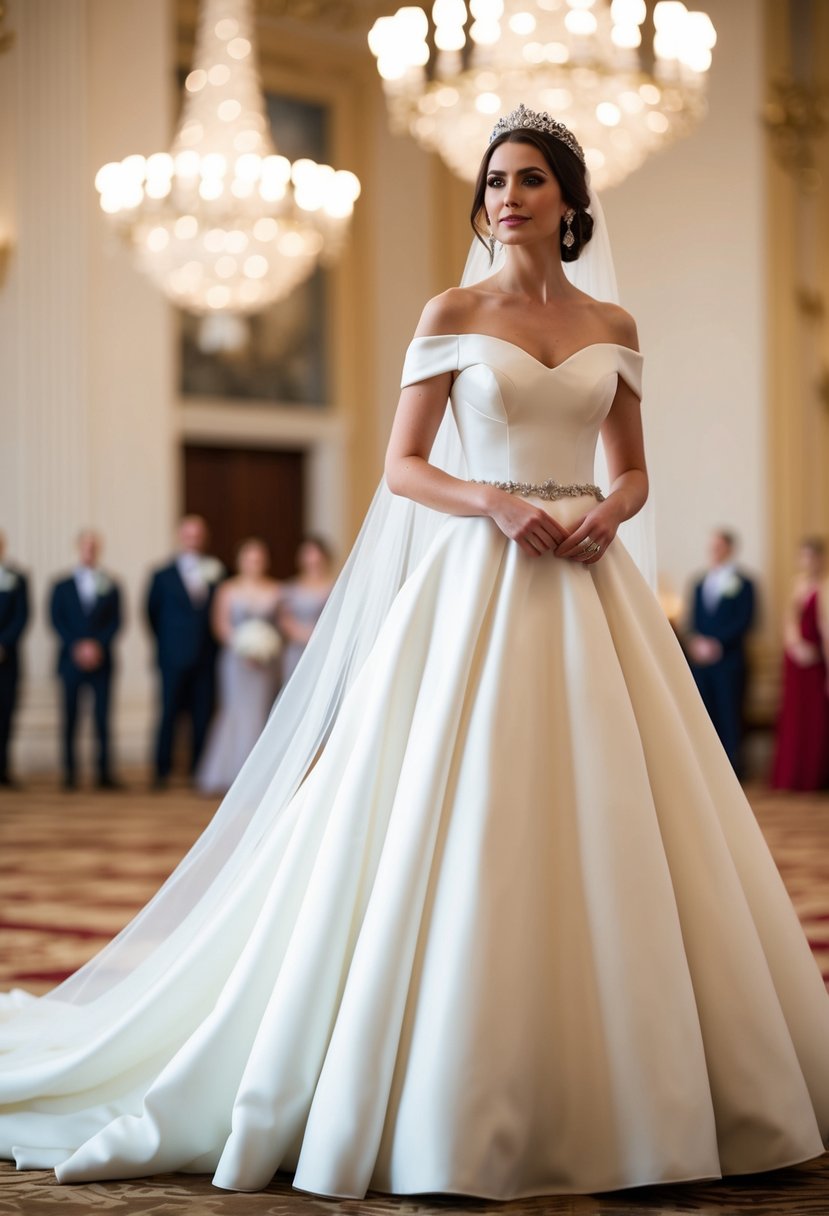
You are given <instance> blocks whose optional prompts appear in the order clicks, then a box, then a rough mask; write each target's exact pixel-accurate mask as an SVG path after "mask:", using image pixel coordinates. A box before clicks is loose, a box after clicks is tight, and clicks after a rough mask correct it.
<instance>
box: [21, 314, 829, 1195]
mask: <svg viewBox="0 0 829 1216" xmlns="http://www.w3.org/2000/svg"><path fill="white" fill-rule="evenodd" d="M640 368H641V360H640V357H639V356H638V355H637V354H636V353H635V352H631V351H628V350H627V348H624V347H619V346H615V345H613V344H608V343H602V344H597V345H595V346H591V347H588V348H586V349H585V350H583V351H580V352H577V353H576V354H575V355H573V356H571V358H570V359H568V360H566V361H565V362H564V363H562V364H561V365H560V366H559V367H557V368H547V367H545V366H544V365H543V364H541V363H539V361H538V360H536V359H534V358H533V357H532V356H531V355H529V354H528V353H527V352H525V351H523V350H522V349H521V348H520V347H517V346H514V345H513V344H512V343H509V342H504V341H503V340H501V339H497V338H493V337H488V336H485V335H447V336H441V337H437V338H422V339H416V340H415V341H414V342H413V343H412V346H411V348H410V351H409V354H408V356H407V360H406V365H405V369H404V384H405V383H414V382H417V381H418V380H421V379H425V378H427V377H428V376H431V375H435V374H438V373H439V372H442V371H446V370H457V371H458V372H459V374H458V376H457V377H456V379H455V382H454V385H453V389H452V408H453V410H454V411H455V416H456V419H457V423H458V428H459V431H460V434H461V437H462V440H463V443H464V449H465V453H466V456H467V459H468V462H469V468H470V476H472V477H478V478H492V479H499V480H501V479H513V480H519V481H532V482H535V481H543V480H544V479H545V478H548V477H554V478H556V480H558V481H560V482H584V481H590V480H591V477H590V473H591V471H592V459H593V448H594V446H595V442H596V436H597V434H598V429H599V426H600V425H601V422H602V420H603V418H604V416H605V415H606V413H607V410H608V409H609V408H610V405H611V402H612V400H613V396H614V393H615V391H616V387H617V384H618V381H619V378H620V377H622V378H624V379H625V380H626V381H627V382H628V383H629V384H630V385H631V387H633V388H634V391H636V392H637V393H638V392H640V391H641V390H640ZM536 501H537V502H538V505H540V506H541V507H542V509H544V510H546V511H548V512H549V513H550V514H551V515H553V516H555V517H556V518H558V519H561V520H562V521H563V522H565V523H570V522H572V521H573V520H574V519H576V518H578V517H579V515H580V514H582V513H583V512H584V510H586V509H589V507H590V506H591V505H592V503H593V500H592V499H591V498H589V497H583V498H574V499H563V500H560V501H558V502H546V501H544V502H542V501H541V500H536ZM197 914H198V913H197V911H196V913H194V915H197ZM137 975H139V977H140V971H139V972H137ZM64 1018H65V1019H66V1020H65V1021H64V1020H63V1019H64ZM79 1019H80V1024H81V1029H82V1030H83V1029H84V1028H85V1031H86V1033H85V1034H83V1035H82V1036H81V1037H82V1038H83V1040H84V1046H83V1047H82V1048H78V1047H74V1048H73V1050H72V1051H71V1052H68V1051H66V1050H65V1049H62V1046H61V1043H62V1036H66V1037H68V1036H69V1032H70V1031H71V1039H72V1042H73V1043H77V1042H78V1038H79V1035H78V1021H79ZM0 1041H5V1042H6V1044H7V1045H8V1046H9V1047H10V1048H12V1050H10V1052H9V1054H8V1055H7V1056H6V1057H5V1058H4V1060H3V1064H2V1071H0V1102H2V1103H3V1105H2V1106H0V1111H2V1114H0V1148H2V1151H3V1152H4V1153H6V1154H7V1155H13V1156H14V1158H15V1159H16V1161H17V1163H18V1165H19V1166H20V1167H21V1168H29V1169H31V1168H38V1167H44V1166H54V1167H55V1168H56V1171H57V1175H58V1178H59V1179H60V1180H61V1181H63V1182H81V1181H89V1180H92V1179H105V1178H115V1177H134V1176H140V1175H146V1174H152V1173H158V1172H161V1171H168V1170H184V1171H196V1172H202V1171H212V1172H213V1173H214V1181H215V1182H216V1184H217V1185H218V1186H221V1187H227V1188H233V1189H239V1190H253V1189H257V1188H260V1187H262V1186H264V1185H266V1184H267V1182H268V1181H269V1179H270V1178H271V1177H272V1175H273V1173H274V1172H275V1171H276V1170H278V1169H285V1170H295V1171H296V1175H295V1179H294V1184H295V1185H296V1186H297V1187H298V1188H300V1189H303V1190H308V1191H313V1192H316V1193H319V1194H324V1195H332V1196H357V1197H359V1196H362V1195H364V1194H365V1192H366V1190H367V1189H369V1188H374V1189H379V1190H384V1191H392V1192H397V1193H412V1192H441V1191H444V1192H457V1193H465V1194H473V1195H480V1196H485V1197H489V1198H495V1199H509V1198H515V1197H520V1196H527V1195H532V1194H540V1193H554V1192H589V1191H597V1190H605V1189H616V1188H619V1187H625V1186H640V1185H643V1184H646V1183H656V1182H668V1181H678V1180H684V1179H690V1178H702V1177H712V1176H717V1175H719V1174H721V1173H741V1172H753V1171H757V1170H764V1169H771V1168H775V1167H778V1166H783V1165H787V1164H790V1163H792V1162H795V1161H799V1160H804V1159H807V1158H809V1157H812V1156H815V1155H817V1154H819V1153H820V1152H821V1151H822V1149H823V1143H824V1140H825V1138H826V1135H827V1131H829V1053H827V1046H829V998H827V994H826V992H825V990H824V987H823V983H822V980H821V978H820V975H819V973H818V970H817V967H816V965H815V963H814V960H813V959H812V956H811V953H810V951H809V948H808V945H807V943H806V941H805V939H804V936H803V934H802V931H801V929H800V926H799V923H798V921H797V917H796V915H795V913H794V910H793V909H792V906H791V904H790V902H789V900H788V897H787V895H786V892H785V890H784V888H783V885H782V882H781V880H780V878H779V876H778V874H777V871H776V869H775V867H774V864H773V862H772V860H771V857H770V855H769V853H768V850H767V848H766V846H765V844H764V842H763V839H762V836H761V834H760V831H759V829H758V827H757V825H756V822H755V820H754V817H753V815H752V813H751V810H750V808H749V806H748V804H747V803H746V801H745V798H744V796H743V793H742V790H741V788H740V786H739V784H738V782H737V781H736V779H735V777H734V774H733V772H732V770H731V767H730V765H729V763H728V760H727V759H726V757H725V755H724V753H723V751H722V748H721V747H720V745H719V742H718V741H717V739H716V736H715V734H714V732H713V729H712V727H711V724H710V722H709V720H708V717H707V715H706V713H705V711H704V709H703V707H702V705H701V702H700V700H699V696H698V694H697V692H696V689H695V687H694V684H693V680H692V679H691V676H690V673H689V671H688V669H687V665H686V663H685V660H684V658H683V656H682V654H681V652H680V650H679V647H678V645H677V643H676V641H675V639H674V637H673V634H672V632H671V630H670V627H669V626H668V624H667V622H666V621H665V619H664V616H663V614H662V612H661V610H660V608H659V606H658V604H657V602H656V601H655V599H654V597H653V596H652V594H651V592H650V590H649V589H648V587H647V586H646V584H645V583H644V581H643V579H642V578H641V576H640V575H639V573H638V571H637V569H636V568H635V566H634V564H633V562H632V561H631V559H630V557H629V555H628V554H627V553H626V552H625V550H624V548H623V547H622V545H621V544H620V543H619V542H618V541H615V542H614V543H613V544H612V545H611V546H610V547H609V549H608V551H607V552H606V554H605V555H604V556H603V557H602V559H601V560H600V561H599V562H598V563H596V564H595V565H592V566H589V567H585V566H582V565H579V564H576V563H572V562H567V561H562V560H558V559H556V558H555V557H554V556H552V555H550V554H548V555H545V556H544V557H540V558H529V557H527V556H526V555H524V554H522V553H521V551H520V550H519V548H518V547H517V545H515V544H513V543H512V542H509V541H508V540H507V539H506V538H505V537H504V536H503V535H502V534H501V532H500V531H499V530H498V529H497V527H496V526H495V525H494V524H493V523H492V522H491V521H490V520H489V519H486V518H477V517H473V518H466V517H455V516H447V517H446V520H445V522H444V524H443V526H442V527H441V529H440V530H439V532H438V534H437V535H436V537H435V539H434V541H433V543H432V545H431V547H430V548H429V550H428V552H427V553H426V554H425V556H424V557H423V559H422V560H421V561H420V563H419V564H418V565H417V567H416V569H415V570H414V572H413V573H412V574H411V575H410V577H409V578H408V580H407V581H406V582H405V584H404V586H403V588H402V590H401V591H400V593H399V594H398V596H397V598H396V600H395V602H394V604H393V606H392V609H391V611H390V613H389V615H388V617H387V619H386V621H385V623H384V624H383V626H382V628H381V630H380V634H379V636H378V639H377V642H376V644H375V646H374V647H373V649H372V651H371V653H370V655H369V656H368V659H367V660H366V662H365V663H364V665H363V668H362V670H361V672H360V674H359V676H358V677H357V679H356V680H355V682H354V684H353V686H352V687H351V689H350V691H349V693H348V695H347V697H346V700H345V702H344V705H343V707H342V710H341V712H340V714H339V716H338V718H337V721H336V722H335V724H334V727H333V729H332V732H331V734H330V737H329V739H328V740H327V743H326V745H325V748H324V750H323V751H322V753H321V755H320V757H319V759H318V762H317V763H316V765H315V766H314V767H313V768H312V770H311V771H310V773H309V774H308V776H307V777H306V779H305V780H304V782H303V783H302V785H301V786H300V788H299V790H298V792H297V793H296V794H295V795H294V797H293V798H292V800H291V801H290V803H288V805H287V806H286V807H285V808H282V809H281V812H280V814H279V815H278V816H277V815H275V817H274V824H273V830H272V832H271V833H270V834H269V836H268V837H267V839H266V840H265V841H264V842H263V845H262V847H261V848H260V849H259V850H258V852H257V853H256V856H255V859H254V860H253V862H252V863H251V866H250V869H249V871H248V873H247V874H246V875H245V877H244V881H242V882H239V883H238V884H237V885H236V886H235V887H234V888H232V889H231V890H229V891H228V893H227V897H226V899H225V901H224V903H223V904H222V905H221V907H220V909H219V911H218V912H216V913H214V914H213V915H212V916H211V917H209V918H207V919H206V920H205V922H204V923H203V924H202V925H200V932H199V934H198V935H197V936H196V938H195V939H194V941H193V944H192V945H191V947H190V948H189V949H188V950H187V951H185V952H184V953H183V954H180V955H176V956H171V957H169V959H168V960H167V966H166V969H165V971H164V973H163V975H160V976H158V977H156V983H155V986H154V987H153V988H152V991H151V992H145V991H142V989H141V988H140V986H139V984H138V982H136V986H135V990H134V1000H133V1001H132V1002H125V1000H124V999H123V993H122V994H120V996H119V998H118V1001H117V1002H116V1001H115V1000H114V998H109V1004H108V1003H107V1001H106V1000H101V1001H99V1002H93V1003H92V1004H91V1005H89V1006H87V1007H86V1008H78V1007H73V1008H71V1009H67V1010H61V1008H60V1007H59V1006H57V1005H56V1002H54V1001H50V1000H49V998H48V997H47V998H42V999H41V1000H38V1001H30V1002H26V1003H24V1006H23V1008H22V1010H21V1011H20V1012H18V1013H17V1015H15V1014H14V1013H12V1015H11V1017H10V1018H9V1020H8V1023H7V1026H6V1028H5V1029H4V1030H3V1032H2V1033H0ZM15 1043H17V1044H18V1046H17V1049H16V1050H14V1049H13V1048H14V1044H15Z"/></svg>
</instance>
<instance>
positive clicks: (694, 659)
mask: <svg viewBox="0 0 829 1216" xmlns="http://www.w3.org/2000/svg"><path fill="white" fill-rule="evenodd" d="M736 548H737V542H736V537H735V536H734V534H733V533H731V532H726V531H722V530H721V531H718V532H715V533H714V534H713V536H712V537H711V547H710V566H709V569H708V572H707V574H706V575H705V576H704V577H703V578H701V579H699V581H698V582H697V583H696V585H695V587H694V596H693V606H692V611H691V629H692V631H693V632H692V633H691V636H690V637H689V639H688V653H689V657H690V661H691V670H692V672H693V673H694V679H695V680H696V682H697V688H698V689H699V691H700V694H701V696H702V699H703V701H704V703H705V708H706V709H707V710H708V713H709V714H710V716H711V721H712V722H713V724H714V729H715V730H716V732H717V734H718V735H719V737H720V742H721V743H722V745H723V747H724V748H725V750H726V752H727V754H728V758H729V760H730V761H731V763H732V765H733V767H734V770H735V771H736V772H737V774H738V775H739V774H740V773H741V756H740V749H741V744H742V736H743V698H744V694H745V686H746V656H745V640H746V635H747V634H748V632H749V630H750V629H751V625H752V621H753V619H754V601H755V596H754V584H753V583H752V581H751V579H750V578H748V577H747V575H746V574H744V573H743V572H742V571H741V570H739V569H738V568H737V565H736V563H735V560H734V557H735V553H736Z"/></svg>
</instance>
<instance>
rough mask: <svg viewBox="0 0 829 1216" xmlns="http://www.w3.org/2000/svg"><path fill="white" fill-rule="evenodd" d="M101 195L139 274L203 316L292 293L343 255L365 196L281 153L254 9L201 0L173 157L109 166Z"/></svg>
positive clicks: (226, 0) (101, 174) (243, 309)
mask: <svg viewBox="0 0 829 1216" xmlns="http://www.w3.org/2000/svg"><path fill="white" fill-rule="evenodd" d="M95 186H96V189H97V190H98V191H99V193H100V196H101V197H100V205H101V208H102V210H103V211H104V212H105V213H106V215H107V216H108V217H109V218H110V220H111V221H112V223H113V224H114V226H115V227H116V229H117V230H118V231H119V233H120V234H121V235H122V236H123V237H124V238H125V240H126V241H127V243H128V244H129V245H130V247H131V248H132V250H133V252H134V254H135V258H136V261H137V263H138V265H139V267H140V268H141V269H142V270H143V271H144V272H145V273H146V274H147V275H149V277H150V278H151V279H152V280H153V281H154V282H155V283H156V284H157V285H158V286H159V287H160V288H161V289H162V291H163V292H164V293H165V294H166V295H167V296H169V297H170V299H171V300H172V301H173V302H174V303H175V304H177V305H178V306H179V307H180V308H183V309H186V310H187V311H189V312H192V313H196V314H202V315H204V314H207V315H211V314H222V313H224V314H233V313H236V314H238V313H254V312H258V311H259V310H260V309H262V308H264V307H265V305H267V304H270V303H271V302H272V301H274V300H278V299H282V298H284V297H285V296H287V295H288V294H289V293H290V292H291V291H292V290H293V289H294V288H295V287H296V286H297V284H298V283H300V282H302V280H303V279H305V278H307V277H308V276H309V275H310V274H311V272H312V271H313V269H314V267H315V265H316V264H317V261H318V260H320V259H321V260H323V261H329V260H330V259H331V258H333V257H334V256H336V254H337V253H338V252H339V250H340V248H341V246H342V244H343V240H344V236H345V233H346V230H347V227H348V223H349V219H350V216H351V213H352V211H353V206H354V201H355V199H356V198H357V196H358V195H359V193H360V183H359V181H358V180H357V178H356V177H355V176H354V174H353V173H349V172H347V171H344V170H339V171H335V170H334V169H333V168H332V167H331V166H330V165H318V164H316V163H315V162H314V161H312V160H297V161H295V162H294V163H293V164H291V162H290V161H289V160H287V159H286V158H285V157H284V156H278V155H277V154H276V149H275V148H274V145H273V142H272V140H271V135H270V129H269V125H268V121H267V117H266V112H265V103H264V98H263V95H262V89H261V85H260V82H259V76H258V73H257V69H256V62H255V53H254V42H253V17H252V11H251V0H203V2H202V6H201V12H200V18H199V28H198V34H197V38H196V48H195V52H194V56H193V67H192V71H191V72H190V74H189V75H188V77H187V79H186V81H185V94H184V105H183V107H182V116H181V120H180V124H179V127H178V130H177V132H176V135H175V138H174V140H173V144H172V147H171V148H170V151H169V152H155V153H153V155H152V156H148V157H146V158H145V157H144V156H138V155H135V156H127V157H126V158H125V159H124V160H122V161H120V162H112V163H110V164H107V165H104V166H103V167H102V168H101V169H99V171H98V173H97V176H96V178H95Z"/></svg>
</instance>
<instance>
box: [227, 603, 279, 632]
mask: <svg viewBox="0 0 829 1216" xmlns="http://www.w3.org/2000/svg"><path fill="white" fill-rule="evenodd" d="M275 606H276V600H275V599H274V601H273V602H271V603H269V604H263V603H261V602H259V601H252V600H247V599H243V598H242V597H241V596H238V595H234V596H232V598H231V601H230V623H231V625H232V626H233V628H234V629H236V628H238V626H239V625H243V624H244V622H245V621H267V622H268V624H270V625H272V624H273V620H274V612H275Z"/></svg>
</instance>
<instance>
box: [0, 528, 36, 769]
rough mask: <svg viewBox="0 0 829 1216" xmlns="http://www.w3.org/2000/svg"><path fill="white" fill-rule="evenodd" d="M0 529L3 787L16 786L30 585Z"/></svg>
mask: <svg viewBox="0 0 829 1216" xmlns="http://www.w3.org/2000/svg"><path fill="white" fill-rule="evenodd" d="M5 554H6V538H5V536H4V535H3V533H2V532H0V788H2V787H3V786H5V787H6V788H7V789H15V788H16V786H17V782H16V781H15V780H14V778H13V777H12V776H11V773H10V772H9V741H10V739H11V733H12V718H13V716H14V707H15V704H16V702H17V687H18V681H19V676H20V661H19V658H18V643H19V642H20V635H21V634H22V633H23V630H24V629H25V628H26V624H27V622H28V620H29V588H28V584H27V582H26V576H25V574H23V573H22V571H20V570H18V569H16V567H14V566H10V565H9V564H8V562H7V561H6V560H5Z"/></svg>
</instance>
